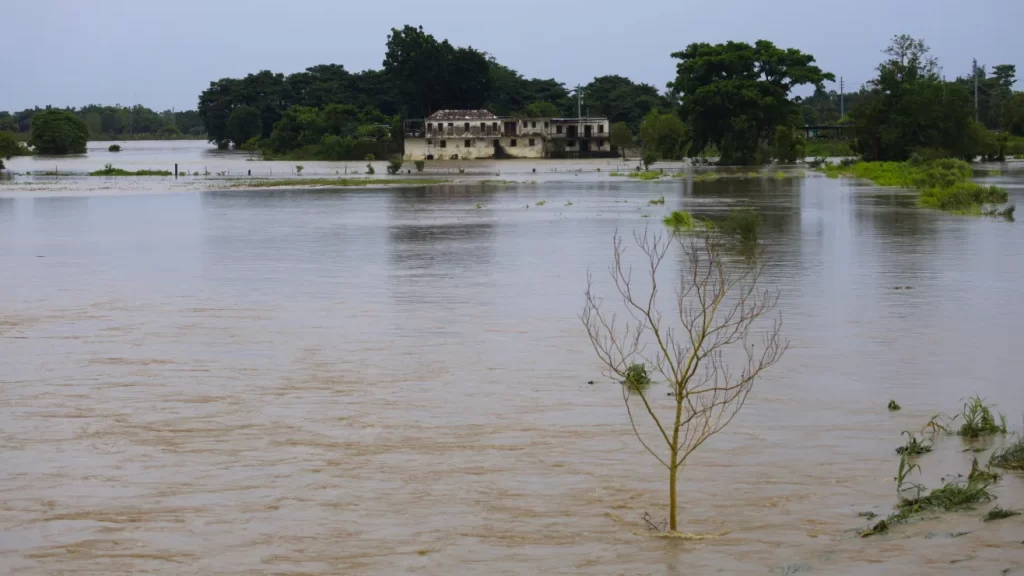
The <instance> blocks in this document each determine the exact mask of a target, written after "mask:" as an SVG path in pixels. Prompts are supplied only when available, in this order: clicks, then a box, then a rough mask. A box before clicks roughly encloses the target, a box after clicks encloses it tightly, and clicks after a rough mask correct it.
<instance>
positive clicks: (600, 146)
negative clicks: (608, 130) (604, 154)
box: [597, 140, 604, 148]
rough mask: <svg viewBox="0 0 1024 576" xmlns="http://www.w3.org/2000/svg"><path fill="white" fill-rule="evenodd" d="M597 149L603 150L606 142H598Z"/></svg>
mask: <svg viewBox="0 0 1024 576" xmlns="http://www.w3.org/2000/svg"><path fill="white" fill-rule="evenodd" d="M597 147H598V148H603V147H604V140H598V141H597Z"/></svg>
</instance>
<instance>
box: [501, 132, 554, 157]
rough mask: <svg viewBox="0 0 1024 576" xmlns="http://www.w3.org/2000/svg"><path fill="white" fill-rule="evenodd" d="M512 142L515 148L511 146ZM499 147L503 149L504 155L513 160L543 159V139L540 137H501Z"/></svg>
mask: <svg viewBox="0 0 1024 576" xmlns="http://www.w3.org/2000/svg"><path fill="white" fill-rule="evenodd" d="M531 140H532V141H533V144H532V145H531V144H530V141H531ZM513 141H515V143H516V145H515V146H513V145H512V142H513ZM501 147H502V148H504V150H505V153H506V154H508V155H509V156H511V157H513V158H543V157H544V139H543V138H541V137H540V136H532V137H531V136H517V137H516V138H507V137H502V139H501Z"/></svg>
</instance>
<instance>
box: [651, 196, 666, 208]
mask: <svg viewBox="0 0 1024 576" xmlns="http://www.w3.org/2000/svg"><path fill="white" fill-rule="evenodd" d="M664 203H665V197H664V196H662V197H661V198H657V199H655V200H648V201H647V204H649V205H651V206H661V205H662V204H664Z"/></svg>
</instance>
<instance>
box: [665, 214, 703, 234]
mask: <svg viewBox="0 0 1024 576" xmlns="http://www.w3.org/2000/svg"><path fill="white" fill-rule="evenodd" d="M662 222H664V223H665V225H666V226H668V227H669V228H673V229H675V230H690V229H692V228H693V227H694V226H695V225H696V220H694V218H693V215H692V214H690V213H689V212H681V211H679V210H676V211H675V212H672V213H671V214H669V215H668V216H666V217H665V219H664V220H662Z"/></svg>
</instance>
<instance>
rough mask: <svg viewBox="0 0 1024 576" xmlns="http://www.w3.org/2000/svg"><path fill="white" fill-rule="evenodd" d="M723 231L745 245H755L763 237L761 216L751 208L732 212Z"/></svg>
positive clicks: (723, 223)
mask: <svg viewBox="0 0 1024 576" xmlns="http://www.w3.org/2000/svg"><path fill="white" fill-rule="evenodd" d="M721 229H722V233H724V234H726V235H727V236H732V237H734V238H736V239H737V240H739V241H740V242H742V243H744V244H754V243H756V242H757V239H758V238H759V237H760V236H761V216H760V215H759V214H758V213H757V212H755V211H753V210H751V209H750V208H737V209H734V210H730V211H729V216H728V217H727V218H726V219H725V221H724V222H722V225H721Z"/></svg>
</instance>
